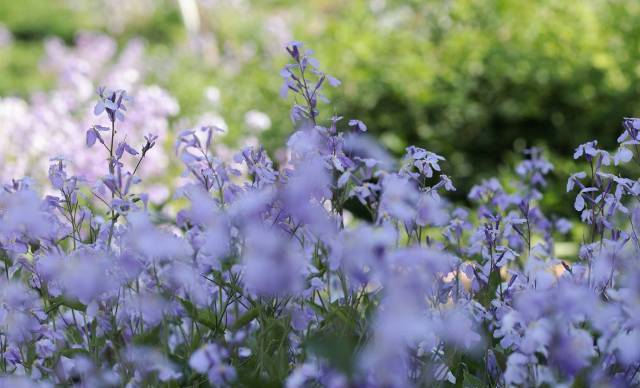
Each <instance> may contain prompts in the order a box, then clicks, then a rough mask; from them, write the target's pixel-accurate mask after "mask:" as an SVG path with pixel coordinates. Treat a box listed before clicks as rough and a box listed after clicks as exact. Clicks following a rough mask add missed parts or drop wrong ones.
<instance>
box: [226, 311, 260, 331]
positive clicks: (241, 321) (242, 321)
mask: <svg viewBox="0 0 640 388" xmlns="http://www.w3.org/2000/svg"><path fill="white" fill-rule="evenodd" d="M259 314H260V307H258V306H256V307H254V308H252V309H251V310H249V311H247V312H246V313H244V314H242V315H241V316H240V317H238V319H236V320H235V322H233V325H232V326H231V328H232V329H233V330H238V329H241V328H243V327H245V326H246V325H248V324H249V323H251V321H253V320H254V319H256V318H257V317H258V315H259Z"/></svg>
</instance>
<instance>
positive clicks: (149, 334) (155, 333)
mask: <svg viewBox="0 0 640 388" xmlns="http://www.w3.org/2000/svg"><path fill="white" fill-rule="evenodd" d="M161 332H162V325H157V326H156V327H154V328H153V329H151V330H147V331H145V332H144V333H141V334H138V335H136V336H134V337H133V343H134V344H135V345H157V344H159V343H161V338H160V334H161Z"/></svg>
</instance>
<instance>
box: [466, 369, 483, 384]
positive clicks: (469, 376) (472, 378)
mask: <svg viewBox="0 0 640 388" xmlns="http://www.w3.org/2000/svg"><path fill="white" fill-rule="evenodd" d="M462 386H463V388H484V387H485V384H484V383H483V382H482V380H480V379H479V378H477V377H476V376H474V375H472V374H471V373H469V371H467V370H465V371H464V374H463V381H462Z"/></svg>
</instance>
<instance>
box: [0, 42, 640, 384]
mask: <svg viewBox="0 0 640 388" xmlns="http://www.w3.org/2000/svg"><path fill="white" fill-rule="evenodd" d="M287 52H288V54H289V56H290V58H291V64H288V65H286V66H285V68H284V70H283V71H282V76H283V78H284V84H283V89H282V90H283V95H285V96H286V94H288V93H289V92H293V93H294V94H295V96H296V103H295V104H294V105H293V108H292V111H291V118H292V122H293V123H294V126H295V132H294V133H293V134H292V135H291V136H290V138H289V140H288V142H287V157H286V160H283V161H282V163H275V162H273V161H272V160H271V158H270V157H269V155H268V153H267V152H266V151H265V150H264V149H263V148H261V147H259V146H258V147H246V148H244V149H243V150H242V151H240V152H239V153H238V154H237V155H236V156H235V158H233V159H232V160H231V159H228V158H220V157H216V155H214V154H213V153H212V145H213V144H214V143H215V142H216V137H217V135H218V134H219V133H220V132H221V131H222V130H221V129H220V128H217V127H215V126H198V127H196V128H191V129H186V130H184V131H182V132H181V133H179V135H178V136H177V140H176V142H175V153H176V155H177V156H178V158H179V159H180V160H181V162H182V163H183V165H184V173H183V178H184V180H183V182H184V185H183V186H181V187H179V189H178V190H176V198H175V201H176V203H178V204H181V206H182V208H181V210H180V211H179V212H178V213H177V214H176V215H175V216H172V215H171V214H165V213H160V212H153V211H151V210H150V209H149V208H148V206H147V200H148V196H147V195H146V194H145V193H142V192H141V190H140V189H139V187H140V186H139V185H138V183H139V182H140V181H141V177H144V170H143V169H142V168H140V166H144V165H145V164H146V163H147V162H148V161H147V158H151V157H152V155H153V154H154V153H155V152H159V153H162V149H159V147H157V148H154V145H155V144H156V142H157V141H159V139H158V137H157V134H148V135H146V136H145V138H144V140H140V141H137V142H136V140H135V139H134V140H133V141H131V140H130V139H128V138H127V137H126V136H125V135H123V134H122V132H121V127H122V126H125V125H127V124H126V123H127V122H128V120H130V118H131V116H133V115H135V113H134V112H135V109H137V108H136V106H133V105H131V106H129V105H130V104H128V103H127V100H128V97H127V96H128V95H127V93H125V92H124V91H122V90H115V91H110V90H107V89H106V88H99V89H98V102H97V104H96V105H95V110H94V112H95V114H96V115H98V116H99V120H103V121H99V122H98V123H97V124H93V125H90V126H88V129H87V128H84V131H85V132H84V133H85V136H84V137H83V141H84V143H86V144H84V145H83V147H91V148H92V151H93V152H94V153H101V157H100V158H99V159H100V160H101V169H102V173H101V174H99V175H98V176H88V177H81V176H75V175H70V174H69V173H68V171H67V164H68V161H67V160H66V159H65V158H55V159H52V160H51V165H50V168H49V180H50V184H51V187H52V188H53V190H55V194H51V195H47V196H45V197H44V198H41V197H40V196H39V195H38V194H37V192H38V188H37V185H35V184H34V183H33V181H32V180H30V179H28V178H24V179H20V180H13V181H11V182H9V183H7V184H5V185H4V186H3V187H2V191H0V258H1V259H2V264H3V265H2V269H3V272H4V274H3V276H2V277H0V295H2V298H0V301H1V302H0V356H1V359H0V371H1V372H2V375H3V376H5V377H2V378H1V379H2V380H0V382H1V383H2V384H3V385H7V386H9V385H11V386H19V385H20V384H22V385H25V386H51V385H69V386H72V385H73V386H75V385H79V386H130V387H137V386H156V385H167V386H199V385H202V384H211V385H213V386H230V385H237V386H266V385H269V384H284V385H285V386H287V387H306V386H330V387H336V388H337V387H350V386H362V387H406V386H440V385H443V386H444V385H452V384H456V385H462V386H474V387H475V386H505V387H512V386H522V387H525V386H526V387H528V386H560V385H564V386H568V385H571V384H576V385H589V386H591V385H603V386H633V385H638V384H640V374H639V373H638V371H639V370H640V348H639V347H638V346H637V345H638V343H640V315H639V314H638V312H639V311H640V281H639V279H640V265H639V264H638V258H637V256H638V253H640V240H639V239H638V235H637V232H636V230H637V228H638V227H640V225H639V223H640V207H638V206H637V198H638V196H639V195H640V181H639V180H638V179H632V178H627V177H623V176H622V175H619V174H617V173H616V172H615V167H616V166H619V165H622V164H628V163H631V162H632V161H634V160H638V158H640V154H638V150H637V149H636V146H637V144H638V142H640V135H639V131H638V129H640V120H638V119H624V122H623V134H622V135H621V136H620V138H619V139H618V140H619V143H620V146H619V149H618V150H617V151H616V152H615V153H613V154H610V153H609V152H607V151H605V150H602V149H599V148H598V147H597V143H596V142H590V143H587V144H584V145H580V146H579V147H578V148H577V150H576V152H575V155H574V157H575V158H576V159H584V160H585V165H586V166H587V169H586V171H583V172H578V173H576V174H573V175H571V177H569V179H568V182H567V191H574V192H577V195H576V199H575V204H574V206H575V209H576V211H578V212H579V214H580V220H581V223H577V225H576V226H575V227H574V226H573V225H572V224H571V223H570V222H569V221H568V220H565V219H561V218H556V217H552V216H547V215H545V214H544V213H543V211H542V208H541V207H540V201H541V199H542V198H543V195H544V190H545V188H546V179H547V176H548V174H550V173H551V171H553V166H552V165H551V164H550V163H549V162H548V161H547V160H546V159H545V158H544V155H543V153H542V152H541V150H539V149H529V150H527V151H526V153H525V160H524V161H523V162H522V163H521V164H520V165H518V166H517V168H516V175H515V176H517V177H518V178H517V181H516V182H513V183H514V184H512V185H509V187H506V186H503V185H502V183H501V182H500V181H499V180H497V179H495V178H494V179H489V180H486V181H483V182H481V183H480V184H479V185H477V186H475V187H474V188H473V189H472V190H471V191H470V193H469V195H468V198H469V201H470V202H471V203H473V204H475V207H474V208H472V209H467V208H462V207H455V206H454V205H453V204H452V203H451V202H449V201H447V199H446V195H447V192H449V191H453V190H455V187H454V185H453V182H452V181H451V179H450V178H449V177H448V176H447V175H445V174H443V173H442V170H443V167H446V164H445V158H443V157H442V156H440V155H437V154H435V153H433V152H430V151H427V150H425V149H423V148H419V147H414V146H411V147H408V148H407V149H406V155H405V156H404V157H403V158H402V160H401V161H400V162H399V163H397V164H396V163H393V162H390V160H391V158H390V157H389V156H388V155H385V154H384V153H383V152H381V150H380V148H379V147H377V146H376V145H375V144H374V143H373V142H371V140H370V138H368V137H366V135H365V134H363V132H366V131H367V129H368V126H367V124H365V123H363V122H361V121H359V120H356V119H349V120H346V121H342V120H341V119H342V118H341V117H339V116H335V115H334V116H332V117H329V118H323V116H321V109H320V107H319V103H320V102H322V101H323V100H325V99H324V98H323V97H322V88H323V87H324V85H325V82H326V83H328V84H330V85H331V86H338V85H339V84H340V82H339V81H338V80H337V79H335V78H333V77H331V76H329V75H327V74H326V73H324V72H323V71H321V70H320V69H319V64H318V62H317V61H316V60H315V59H314V58H313V57H312V55H313V53H312V52H311V51H310V50H306V49H305V48H304V46H303V45H302V44H301V43H299V42H294V43H292V44H291V45H289V46H288V47H287ZM49 124H50V123H49ZM43 125H44V124H43ZM372 125H374V124H372V123H369V126H372ZM161 140H163V139H160V141H161ZM572 228H579V229H576V230H580V231H582V232H583V236H584V237H583V241H581V242H580V244H579V253H578V254H577V255H576V257H574V258H571V259H570V260H561V259H560V258H558V257H557V256H556V253H555V252H556V251H555V249H554V242H555V240H556V239H561V238H562V236H564V235H565V234H567V232H569V231H571V230H572Z"/></svg>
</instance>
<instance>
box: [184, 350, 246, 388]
mask: <svg viewBox="0 0 640 388" xmlns="http://www.w3.org/2000/svg"><path fill="white" fill-rule="evenodd" d="M228 357H229V356H228V353H227V351H226V350H225V349H223V348H221V347H220V346H218V345H216V344H207V345H204V346H203V347H201V348H200V349H198V350H196V351H195V352H194V353H193V354H192V355H191V357H190V358H189V366H190V367H191V368H192V369H193V370H195V371H196V372H198V373H202V374H206V375H207V376H208V377H209V382H210V383H211V384H212V385H215V386H226V385H229V384H230V383H231V382H233V381H234V380H235V379H236V370H235V368H233V367H232V366H231V365H229V364H227V358H228Z"/></svg>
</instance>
